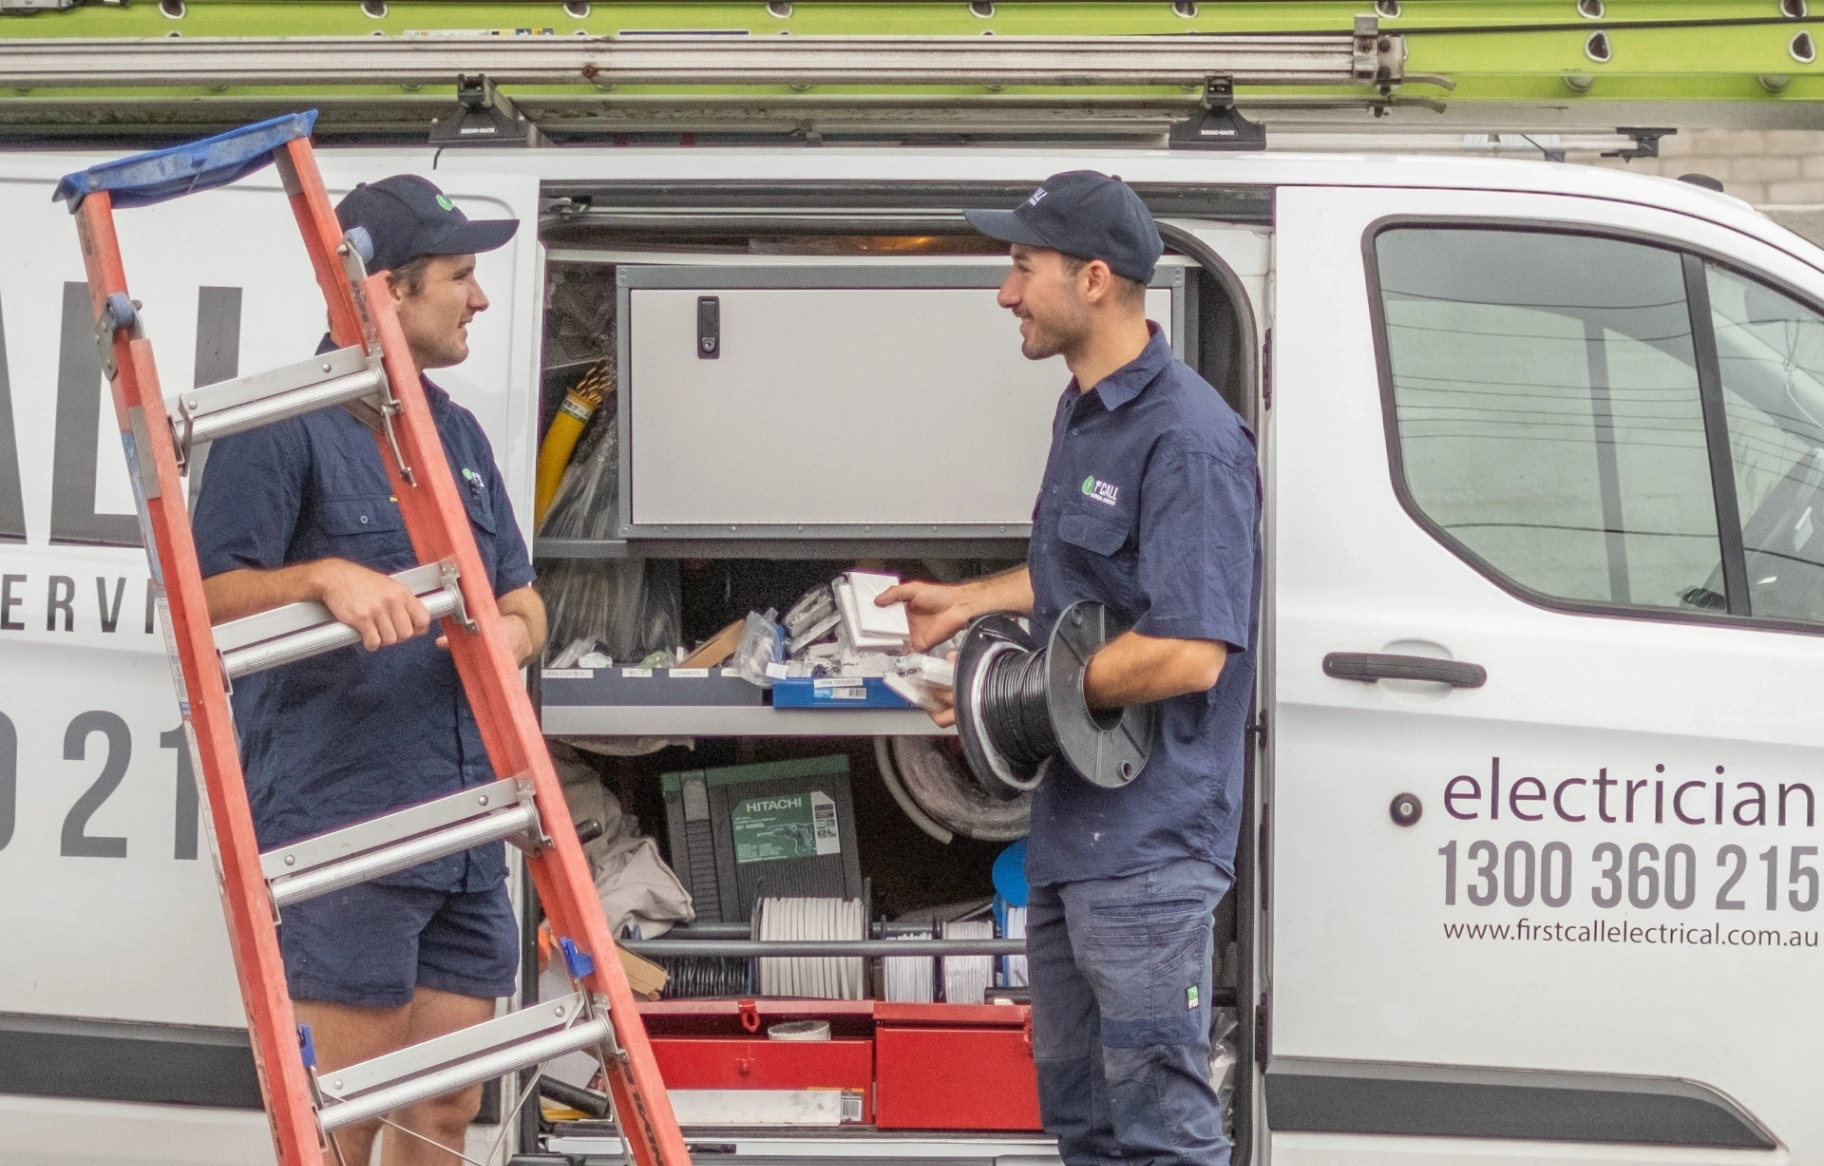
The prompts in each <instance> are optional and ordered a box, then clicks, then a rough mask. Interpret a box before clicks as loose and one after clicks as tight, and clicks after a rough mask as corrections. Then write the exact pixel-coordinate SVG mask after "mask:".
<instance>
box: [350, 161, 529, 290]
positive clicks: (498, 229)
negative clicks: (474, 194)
mask: <svg viewBox="0 0 1824 1166" xmlns="http://www.w3.org/2000/svg"><path fill="white" fill-rule="evenodd" d="M336 221H337V222H339V223H341V224H342V229H343V230H344V231H349V230H353V229H354V228H356V227H362V228H365V229H366V231H367V234H368V238H369V239H371V240H372V241H373V245H374V254H373V257H372V258H371V259H369V260H368V261H367V268H368V270H369V271H393V270H395V269H397V268H400V267H404V266H405V265H406V264H407V263H410V262H411V261H412V260H414V259H418V258H421V257H422V256H425V255H472V254H474V253H476V252H478V251H492V250H494V248H496V247H499V246H501V245H502V244H504V243H505V242H506V241H507V240H508V239H511V238H512V237H513V232H515V231H517V230H519V220H518V219H481V220H478V221H474V222H471V221H470V219H469V216H467V215H465V214H463V213H462V212H461V211H460V210H458V209H456V204H455V203H453V202H451V201H450V199H449V196H447V195H445V194H444V193H443V191H441V190H438V189H437V186H436V184H435V183H433V182H431V181H429V180H428V179H424V178H420V177H419V176H418V175H416V174H395V175H393V176H392V177H391V178H382V179H381V180H380V181H378V182H363V183H361V185H359V186H357V187H355V188H354V189H353V190H351V191H349V192H348V197H347V198H344V199H343V200H342V201H341V202H340V203H338V204H337V206H336Z"/></svg>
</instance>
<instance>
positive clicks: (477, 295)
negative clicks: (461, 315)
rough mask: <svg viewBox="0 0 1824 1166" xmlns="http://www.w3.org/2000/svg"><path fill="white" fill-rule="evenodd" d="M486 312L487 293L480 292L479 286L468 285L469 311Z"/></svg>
mask: <svg viewBox="0 0 1824 1166" xmlns="http://www.w3.org/2000/svg"><path fill="white" fill-rule="evenodd" d="M487 310H488V293H486V292H484V291H482V290H481V285H480V284H478V283H477V284H470V285H469V311H471V312H485V311H487Z"/></svg>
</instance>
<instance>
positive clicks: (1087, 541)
mask: <svg viewBox="0 0 1824 1166" xmlns="http://www.w3.org/2000/svg"><path fill="white" fill-rule="evenodd" d="M1132 527H1133V523H1132V522H1131V521H1130V520H1129V519H1128V518H1127V517H1126V516H1125V515H1123V514H1121V513H1119V512H1110V513H1106V514H1101V513H1096V512H1093V511H1086V510H1067V511H1065V512H1064V513H1063V514H1061V515H1059V516H1058V537H1059V538H1060V539H1062V540H1064V541H1065V542H1067V543H1069V544H1070V545H1071V546H1073V547H1082V548H1083V549H1084V550H1086V551H1090V552H1093V553H1094V554H1098V555H1102V556H1104V557H1111V556H1113V555H1115V554H1116V553H1117V552H1119V551H1120V550H1121V548H1122V547H1123V546H1125V545H1126V544H1127V536H1128V533H1129V532H1130V531H1131V529H1132Z"/></svg>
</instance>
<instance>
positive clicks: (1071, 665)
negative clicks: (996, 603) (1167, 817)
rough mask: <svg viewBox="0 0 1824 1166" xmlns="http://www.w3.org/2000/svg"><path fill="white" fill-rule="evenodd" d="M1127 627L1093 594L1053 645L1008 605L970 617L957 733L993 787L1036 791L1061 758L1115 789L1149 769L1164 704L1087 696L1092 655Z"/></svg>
mask: <svg viewBox="0 0 1824 1166" xmlns="http://www.w3.org/2000/svg"><path fill="white" fill-rule="evenodd" d="M1126 630H1127V628H1126V627H1125V626H1123V625H1122V624H1121V623H1120V622H1119V621H1118V620H1116V619H1115V618H1114V617H1113V616H1111V615H1110V614H1109V612H1108V609H1107V608H1106V607H1104V606H1103V605H1102V604H1100V603H1098V602H1096V601H1095V600H1093V599H1081V600H1078V601H1077V602H1075V603H1073V604H1071V605H1070V606H1069V607H1067V608H1065V609H1064V612H1063V614H1062V615H1060V616H1059V617H1058V622H1057V623H1056V624H1054V625H1053V626H1052V629H1051V637H1050V639H1049V640H1048V641H1047V642H1046V644H1045V646H1044V647H1043V648H1040V647H1038V645H1037V644H1035V643H1034V642H1033V639H1032V636H1031V634H1030V633H1029V632H1027V630H1026V627H1025V625H1024V624H1022V623H1021V622H1020V620H1019V619H1018V618H1016V617H1015V616H1013V615H1010V614H1009V613H1007V612H1000V611H997V612H991V613H989V614H988V615H984V616H979V617H977V618H976V619H975V620H974V621H972V622H971V623H970V624H969V627H968V629H967V630H966V631H965V632H964V633H963V646H962V650H961V651H960V652H959V653H958V655H957V661H956V688H955V690H954V691H955V694H956V732H957V736H958V737H959V738H961V740H962V745H963V756H964V757H965V758H966V759H967V760H968V762H969V770H970V772H972V773H973V774H975V777H976V780H977V781H980V782H981V783H982V785H983V786H984V787H985V788H986V789H987V790H988V792H989V793H991V794H994V795H995V796H996V797H1002V798H1014V797H1018V796H1019V795H1020V794H1022V793H1025V792H1027V791H1029V790H1031V789H1034V788H1035V787H1037V786H1038V784H1039V782H1040V780H1041V779H1042V778H1043V777H1044V774H1045V763H1046V761H1047V760H1049V759H1050V758H1051V757H1053V756H1058V757H1061V758H1062V759H1063V760H1064V762H1065V763H1067V764H1068V765H1069V766H1070V767H1071V768H1072V769H1074V770H1076V772H1077V773H1078V774H1079V775H1081V776H1082V777H1083V778H1084V780H1086V781H1089V782H1092V783H1093V784H1095V785H1099V786H1102V787H1104V788H1107V789H1119V788H1121V787H1122V786H1124V785H1126V784H1127V783H1128V782H1130V781H1132V780H1134V778H1136V777H1138V776H1140V771H1141V770H1142V769H1144V768H1145V767H1146V759H1147V757H1148V756H1150V755H1151V753H1152V751H1153V738H1154V737H1155V735H1156V734H1157V733H1158V731H1159V708H1158V706H1157V705H1154V704H1138V705H1132V706H1130V707H1128V708H1124V709H1109V710H1106V711H1098V710H1095V709H1092V708H1090V707H1089V701H1088V700H1087V698H1085V697H1084V695H1083V678H1084V675H1085V674H1086V673H1087V672H1088V670H1089V661H1090V657H1092V656H1094V655H1095V654H1096V653H1097V652H1098V651H1100V650H1101V649H1102V646H1103V645H1104V644H1106V643H1108V641H1110V640H1112V639H1114V638H1115V637H1116V636H1118V635H1120V634H1121V633H1122V632H1124V631H1126Z"/></svg>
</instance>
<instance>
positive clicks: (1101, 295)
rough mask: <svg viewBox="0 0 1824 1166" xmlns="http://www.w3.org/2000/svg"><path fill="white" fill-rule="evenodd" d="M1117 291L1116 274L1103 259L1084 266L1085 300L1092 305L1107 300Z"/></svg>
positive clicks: (1093, 260)
mask: <svg viewBox="0 0 1824 1166" xmlns="http://www.w3.org/2000/svg"><path fill="white" fill-rule="evenodd" d="M1114 289H1115V273H1114V272H1113V271H1111V270H1109V266H1108V264H1107V263H1106V262H1105V261H1103V260H1101V259H1091V260H1090V261H1089V262H1088V263H1086V264H1084V265H1083V298H1084V299H1086V300H1088V301H1089V302H1090V303H1092V304H1099V303H1101V302H1102V301H1103V300H1105V299H1107V298H1108V297H1109V295H1110V294H1111V293H1112V292H1113V291H1114Z"/></svg>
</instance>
